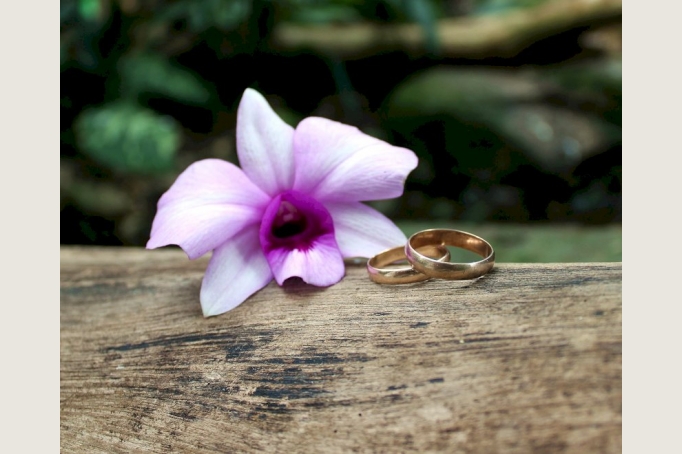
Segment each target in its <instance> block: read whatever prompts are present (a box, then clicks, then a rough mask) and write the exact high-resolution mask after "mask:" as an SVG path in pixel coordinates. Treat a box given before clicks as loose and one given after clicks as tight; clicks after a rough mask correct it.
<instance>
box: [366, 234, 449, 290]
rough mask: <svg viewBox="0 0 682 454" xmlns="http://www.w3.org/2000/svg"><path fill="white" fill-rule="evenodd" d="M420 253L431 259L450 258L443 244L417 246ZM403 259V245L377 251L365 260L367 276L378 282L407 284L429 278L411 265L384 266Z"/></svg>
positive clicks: (447, 259) (445, 259)
mask: <svg viewBox="0 0 682 454" xmlns="http://www.w3.org/2000/svg"><path fill="white" fill-rule="evenodd" d="M419 251H420V255H422V254H423V255H422V256H423V257H433V259H432V260H435V261H438V260H444V261H446V262H447V261H449V260H450V252H448V250H447V248H445V247H444V246H438V245H435V246H434V245H430V244H429V245H425V246H422V247H419ZM399 260H405V248H404V247H403V246H398V247H394V248H391V249H387V250H385V251H383V252H380V253H378V254H377V255H375V256H374V257H372V258H371V259H369V260H368V261H367V271H368V272H369V278H370V279H371V280H372V281H374V282H376V283H378V284H408V283H412V282H420V281H425V280H427V279H429V276H426V275H425V274H422V273H420V272H418V271H416V270H415V269H414V268H412V267H411V266H407V267H401V268H384V267H386V266H387V265H390V264H391V263H394V262H397V261H399Z"/></svg>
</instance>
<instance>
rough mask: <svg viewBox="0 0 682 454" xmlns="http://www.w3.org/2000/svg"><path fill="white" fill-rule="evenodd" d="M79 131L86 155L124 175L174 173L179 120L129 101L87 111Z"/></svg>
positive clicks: (78, 134) (80, 117) (80, 142)
mask: <svg viewBox="0 0 682 454" xmlns="http://www.w3.org/2000/svg"><path fill="white" fill-rule="evenodd" d="M75 129H76V138H77V140H78V144H79V146H80V148H81V149H82V150H83V151H84V152H85V153H86V154H88V155H89V156H91V157H92V158H93V159H95V160H96V161H98V162H99V163H101V164H102V165H104V166H106V167H108V168H110V169H113V170H118V171H123V172H135V173H152V172H161V171H166V170H170V169H171V168H172V167H173V163H174V158H175V154H176V153H177V150H178V147H179V144H180V136H179V132H178V127H177V125H176V123H175V120H173V119H172V118H170V117H164V116H161V115H159V114H157V113H156V112H154V111H152V110H149V109H145V108H142V107H139V106H137V105H135V104H132V103H128V102H125V101H118V102H114V103H109V104H105V105H103V106H101V107H97V108H92V109H88V110H86V111H84V112H83V113H82V114H81V115H80V116H79V117H78V118H77V119H76V124H75Z"/></svg>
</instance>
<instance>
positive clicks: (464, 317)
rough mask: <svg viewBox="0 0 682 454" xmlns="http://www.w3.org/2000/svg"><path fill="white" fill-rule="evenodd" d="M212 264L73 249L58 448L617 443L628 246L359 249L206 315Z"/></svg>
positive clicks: (539, 448)
mask: <svg viewBox="0 0 682 454" xmlns="http://www.w3.org/2000/svg"><path fill="white" fill-rule="evenodd" d="M206 263H207V260H206V259H200V260H197V261H189V260H187V259H186V258H185V256H184V254H183V253H182V252H180V251H177V250H157V251H144V250H138V249H124V248H112V249H106V248H74V247H62V249H61V396H60V401H61V448H62V452H64V453H71V452H74V453H76V452H77V453H81V452H87V453H99V452H102V453H104V452H106V453H112V452H114V453H115V452H143V451H144V452H159V453H161V452H261V451H262V452H415V451H418V452H463V453H486V452H505V453H507V452H508V453H516V452H518V453H564V452H565V453H587V452H595V453H596V452H599V453H610V452H613V453H615V452H620V451H621V420H622V418H621V415H622V413H621V379H622V375H621V370H622V368H621V365H622V354H621V315H622V312H621V303H622V301H621V284H622V267H621V264H620V263H600V264H594V263H591V264H504V263H503V264H498V265H496V267H495V269H494V270H493V272H492V273H491V274H489V275H487V276H484V277H483V278H480V279H478V280H475V281H470V282H452V281H427V282H422V283H416V284H406V285H403V286H385V285H379V284H375V283H372V282H370V281H369V279H368V278H367V274H366V271H365V270H364V268H363V267H362V266H348V267H347V275H346V277H345V278H344V280H343V281H342V282H340V283H339V284H337V285H334V286H332V287H329V288H325V289H319V288H315V287H311V286H307V285H305V284H303V283H301V282H295V281H293V282H292V281H289V282H287V283H286V284H285V286H284V287H283V288H281V287H278V286H277V285H276V284H274V283H272V284H270V285H269V286H268V287H266V288H265V289H263V290H261V291H260V292H258V293H257V294H255V295H254V296H252V297H251V298H250V299H249V300H247V301H246V302H245V303H244V304H242V305H241V306H239V307H238V308H236V309H235V310H233V311H231V312H228V313H226V314H224V315H221V316H218V317H213V318H209V319H204V318H203V317H202V315H201V310H200V307H199V302H198V294H199V288H200V285H201V279H202V276H203V272H204V269H205V266H206Z"/></svg>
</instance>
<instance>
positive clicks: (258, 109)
mask: <svg viewBox="0 0 682 454" xmlns="http://www.w3.org/2000/svg"><path fill="white" fill-rule="evenodd" d="M293 137H294V128H292V127H291V126H289V125H288V124H286V123H285V122H284V121H283V120H282V119H281V118H280V117H279V116H278V115H277V114H276V113H275V111H274V110H272V108H271V107H270V105H269V104H268V102H267V101H266V100H265V98H264V97H263V96H262V95H261V94H260V93H258V92H257V91H256V90H253V89H250V88H247V89H246V90H245V91H244V95H243V96H242V100H241V102H240V103H239V109H238V111H237V154H238V156H239V163H240V165H241V168H242V169H243V170H244V173H246V175H248V176H249V178H250V179H251V181H253V182H254V183H255V184H256V185H258V187H260V188H261V189H262V190H263V191H265V192H266V193H267V194H268V195H270V196H275V195H277V194H278V193H280V192H282V191H285V190H287V189H291V187H292V186H293V182H294V154H293Z"/></svg>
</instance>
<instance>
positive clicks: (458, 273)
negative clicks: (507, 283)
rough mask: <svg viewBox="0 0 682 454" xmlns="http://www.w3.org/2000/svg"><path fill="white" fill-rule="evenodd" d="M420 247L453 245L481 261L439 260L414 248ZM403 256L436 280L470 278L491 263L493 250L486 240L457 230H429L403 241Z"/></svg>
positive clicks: (480, 273)
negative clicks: (472, 253)
mask: <svg viewBox="0 0 682 454" xmlns="http://www.w3.org/2000/svg"><path fill="white" fill-rule="evenodd" d="M424 246H443V247H445V246H455V247H458V248H462V249H466V250H467V251H471V252H474V253H476V254H478V255H480V256H481V257H483V260H479V261H478V262H473V263H451V262H450V261H448V262H441V261H438V260H434V259H432V258H430V257H428V256H426V255H424V254H422V253H420V252H419V251H418V250H419V249H420V248H422V247H424ZM405 256H406V257H407V260H408V261H409V262H410V264H412V267H413V268H414V269H415V270H417V271H419V272H420V273H423V274H425V275H427V276H429V277H435V278H439V279H474V278H477V277H480V276H483V275H484V274H486V273H487V272H489V271H490V270H491V269H493V266H494V265H495V251H494V250H493V247H492V246H491V245H490V243H488V242H487V241H486V240H484V239H483V238H481V237H478V236H476V235H472V234H471V233H467V232H462V231H460V230H449V229H431V230H423V231H421V232H417V233H415V234H414V235H412V236H411V237H410V239H409V240H407V244H406V245H405Z"/></svg>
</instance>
